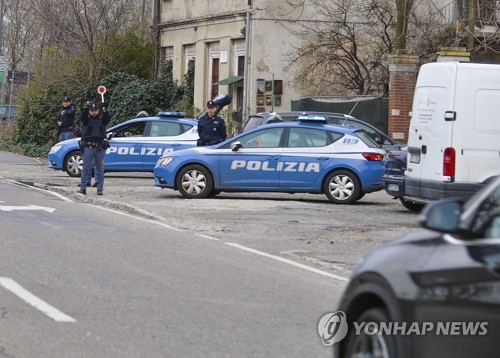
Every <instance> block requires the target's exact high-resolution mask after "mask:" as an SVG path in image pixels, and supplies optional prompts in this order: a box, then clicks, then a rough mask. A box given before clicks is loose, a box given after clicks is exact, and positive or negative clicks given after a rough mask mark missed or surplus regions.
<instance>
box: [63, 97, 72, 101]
mask: <svg viewBox="0 0 500 358" xmlns="http://www.w3.org/2000/svg"><path fill="white" fill-rule="evenodd" d="M63 102H71V98H69V97H64V99H63Z"/></svg>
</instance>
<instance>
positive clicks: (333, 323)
mask: <svg viewBox="0 0 500 358" xmlns="http://www.w3.org/2000/svg"><path fill="white" fill-rule="evenodd" d="M347 330H348V327H347V318H346V314H345V313H344V312H342V311H337V312H333V313H327V314H326V315H324V316H323V317H321V319H320V320H319V322H318V333H319V335H320V336H321V340H322V341H323V344H324V345H325V346H331V345H333V344H335V343H337V342H340V341H341V340H343V339H344V337H345V336H346V335H347Z"/></svg>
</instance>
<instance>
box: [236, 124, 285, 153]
mask: <svg viewBox="0 0 500 358" xmlns="http://www.w3.org/2000/svg"><path fill="white" fill-rule="evenodd" d="M282 133H283V128H266V129H263V130H260V131H257V132H253V133H250V134H247V135H246V136H243V137H240V138H238V141H239V142H240V143H241V145H242V146H243V148H278V147H279V146H280V140H281V134H282Z"/></svg>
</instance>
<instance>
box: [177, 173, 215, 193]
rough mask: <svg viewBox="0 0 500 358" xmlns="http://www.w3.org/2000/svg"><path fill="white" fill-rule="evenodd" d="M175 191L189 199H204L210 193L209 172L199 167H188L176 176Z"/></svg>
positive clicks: (210, 176)
mask: <svg viewBox="0 0 500 358" xmlns="http://www.w3.org/2000/svg"><path fill="white" fill-rule="evenodd" d="M176 184H177V189H178V190H179V191H180V193H181V194H182V196H184V197H185V198H189V199H195V198H206V197H207V196H209V195H210V194H211V193H212V189H213V180H212V175H211V174H210V172H209V171H208V170H207V169H206V168H205V167H202V166H201V165H188V166H187V167H185V168H183V169H182V170H181V171H180V172H179V174H178V175H177V183H176Z"/></svg>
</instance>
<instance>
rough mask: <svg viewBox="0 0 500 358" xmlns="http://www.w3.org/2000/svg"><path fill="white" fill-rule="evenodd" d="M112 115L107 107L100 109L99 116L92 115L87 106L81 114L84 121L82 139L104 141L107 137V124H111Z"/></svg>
mask: <svg viewBox="0 0 500 358" xmlns="http://www.w3.org/2000/svg"><path fill="white" fill-rule="evenodd" d="M110 119H111V118H110V115H109V113H108V111H106V110H105V109H103V110H101V111H99V115H98V116H97V117H92V116H91V115H90V114H89V110H88V109H87V108H86V109H84V110H83V111H82V113H81V115H80V120H81V122H82V139H83V140H84V141H86V142H96V143H99V142H102V141H103V140H104V139H106V126H107V125H108V124H109V121H110Z"/></svg>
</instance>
